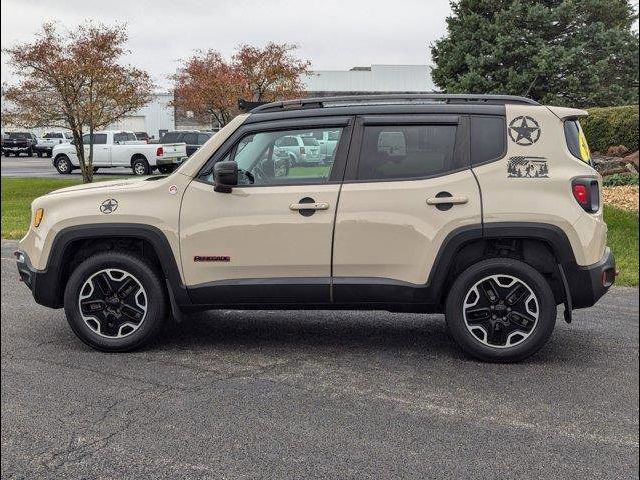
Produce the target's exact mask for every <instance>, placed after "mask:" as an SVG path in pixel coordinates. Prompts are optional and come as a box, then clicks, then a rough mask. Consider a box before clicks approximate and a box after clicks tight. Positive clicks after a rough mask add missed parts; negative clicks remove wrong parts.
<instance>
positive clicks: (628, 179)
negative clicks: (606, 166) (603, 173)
mask: <svg viewBox="0 0 640 480" xmlns="http://www.w3.org/2000/svg"><path fill="white" fill-rule="evenodd" d="M602 185H603V186H605V187H620V186H624V185H638V175H625V174H620V173H616V174H614V175H609V176H607V177H604V179H603V180H602Z"/></svg>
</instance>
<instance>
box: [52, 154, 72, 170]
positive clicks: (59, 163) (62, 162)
mask: <svg viewBox="0 0 640 480" xmlns="http://www.w3.org/2000/svg"><path fill="white" fill-rule="evenodd" d="M55 166H56V170H57V171H58V173H59V174H61V175H68V174H70V173H71V170H72V169H73V167H72V165H71V160H69V157H67V156H66V155H60V156H59V157H58V158H56V162H55Z"/></svg>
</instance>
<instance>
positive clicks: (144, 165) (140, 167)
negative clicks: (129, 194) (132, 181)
mask: <svg viewBox="0 0 640 480" xmlns="http://www.w3.org/2000/svg"><path fill="white" fill-rule="evenodd" d="M131 169H132V170H133V174H134V175H149V172H150V169H149V162H147V160H146V159H145V158H143V157H137V158H135V159H134V160H133V161H132V162H131Z"/></svg>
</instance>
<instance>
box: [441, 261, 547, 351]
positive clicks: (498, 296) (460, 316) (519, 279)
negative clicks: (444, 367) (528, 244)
mask: <svg viewBox="0 0 640 480" xmlns="http://www.w3.org/2000/svg"><path fill="white" fill-rule="evenodd" d="M491 291H493V294H492V293H491ZM516 300H517V301H516ZM445 311H446V321H447V328H448V330H449V333H450V334H451V336H452V337H453V338H454V340H455V341H456V342H457V343H458V345H459V346H460V347H461V348H462V350H463V351H464V352H466V353H468V354H469V355H472V356H474V357H476V358H478V359H480V360H484V361H488V362H500V363H503V362H517V361H520V360H523V359H525V358H527V357H529V356H531V355H533V354H534V353H536V352H537V351H538V350H540V348H542V346H543V345H544V344H545V343H546V342H547V341H548V340H549V337H550V336H551V333H552V332H553V328H554V327H555V323H556V314H557V309H556V302H555V297H554V295H553V292H552V291H551V287H549V284H548V282H547V281H546V280H545V278H544V277H543V276H542V275H541V274H540V273H539V272H538V271H537V270H535V269H534V268H533V267H531V266H530V265H528V264H526V263H524V262H521V261H519V260H515V259H510V258H492V259H487V260H483V261H480V262H478V263H476V264H474V265H472V266H470V267H469V268H467V269H466V270H465V271H464V272H462V273H461V274H460V275H459V276H458V278H457V279H456V280H455V281H454V282H453V285H452V286H451V289H450V290H449V295H448V297H447V301H446V308H445Z"/></svg>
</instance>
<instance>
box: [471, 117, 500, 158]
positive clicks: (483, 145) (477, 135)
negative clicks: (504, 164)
mask: <svg viewBox="0 0 640 480" xmlns="http://www.w3.org/2000/svg"><path fill="white" fill-rule="evenodd" d="M506 139H507V127H506V123H505V119H504V117H496V116H493V117H492V116H473V117H471V164H472V165H479V164H482V163H487V162H490V161H492V160H497V159H499V158H502V157H503V156H504V155H505V151H506Z"/></svg>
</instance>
